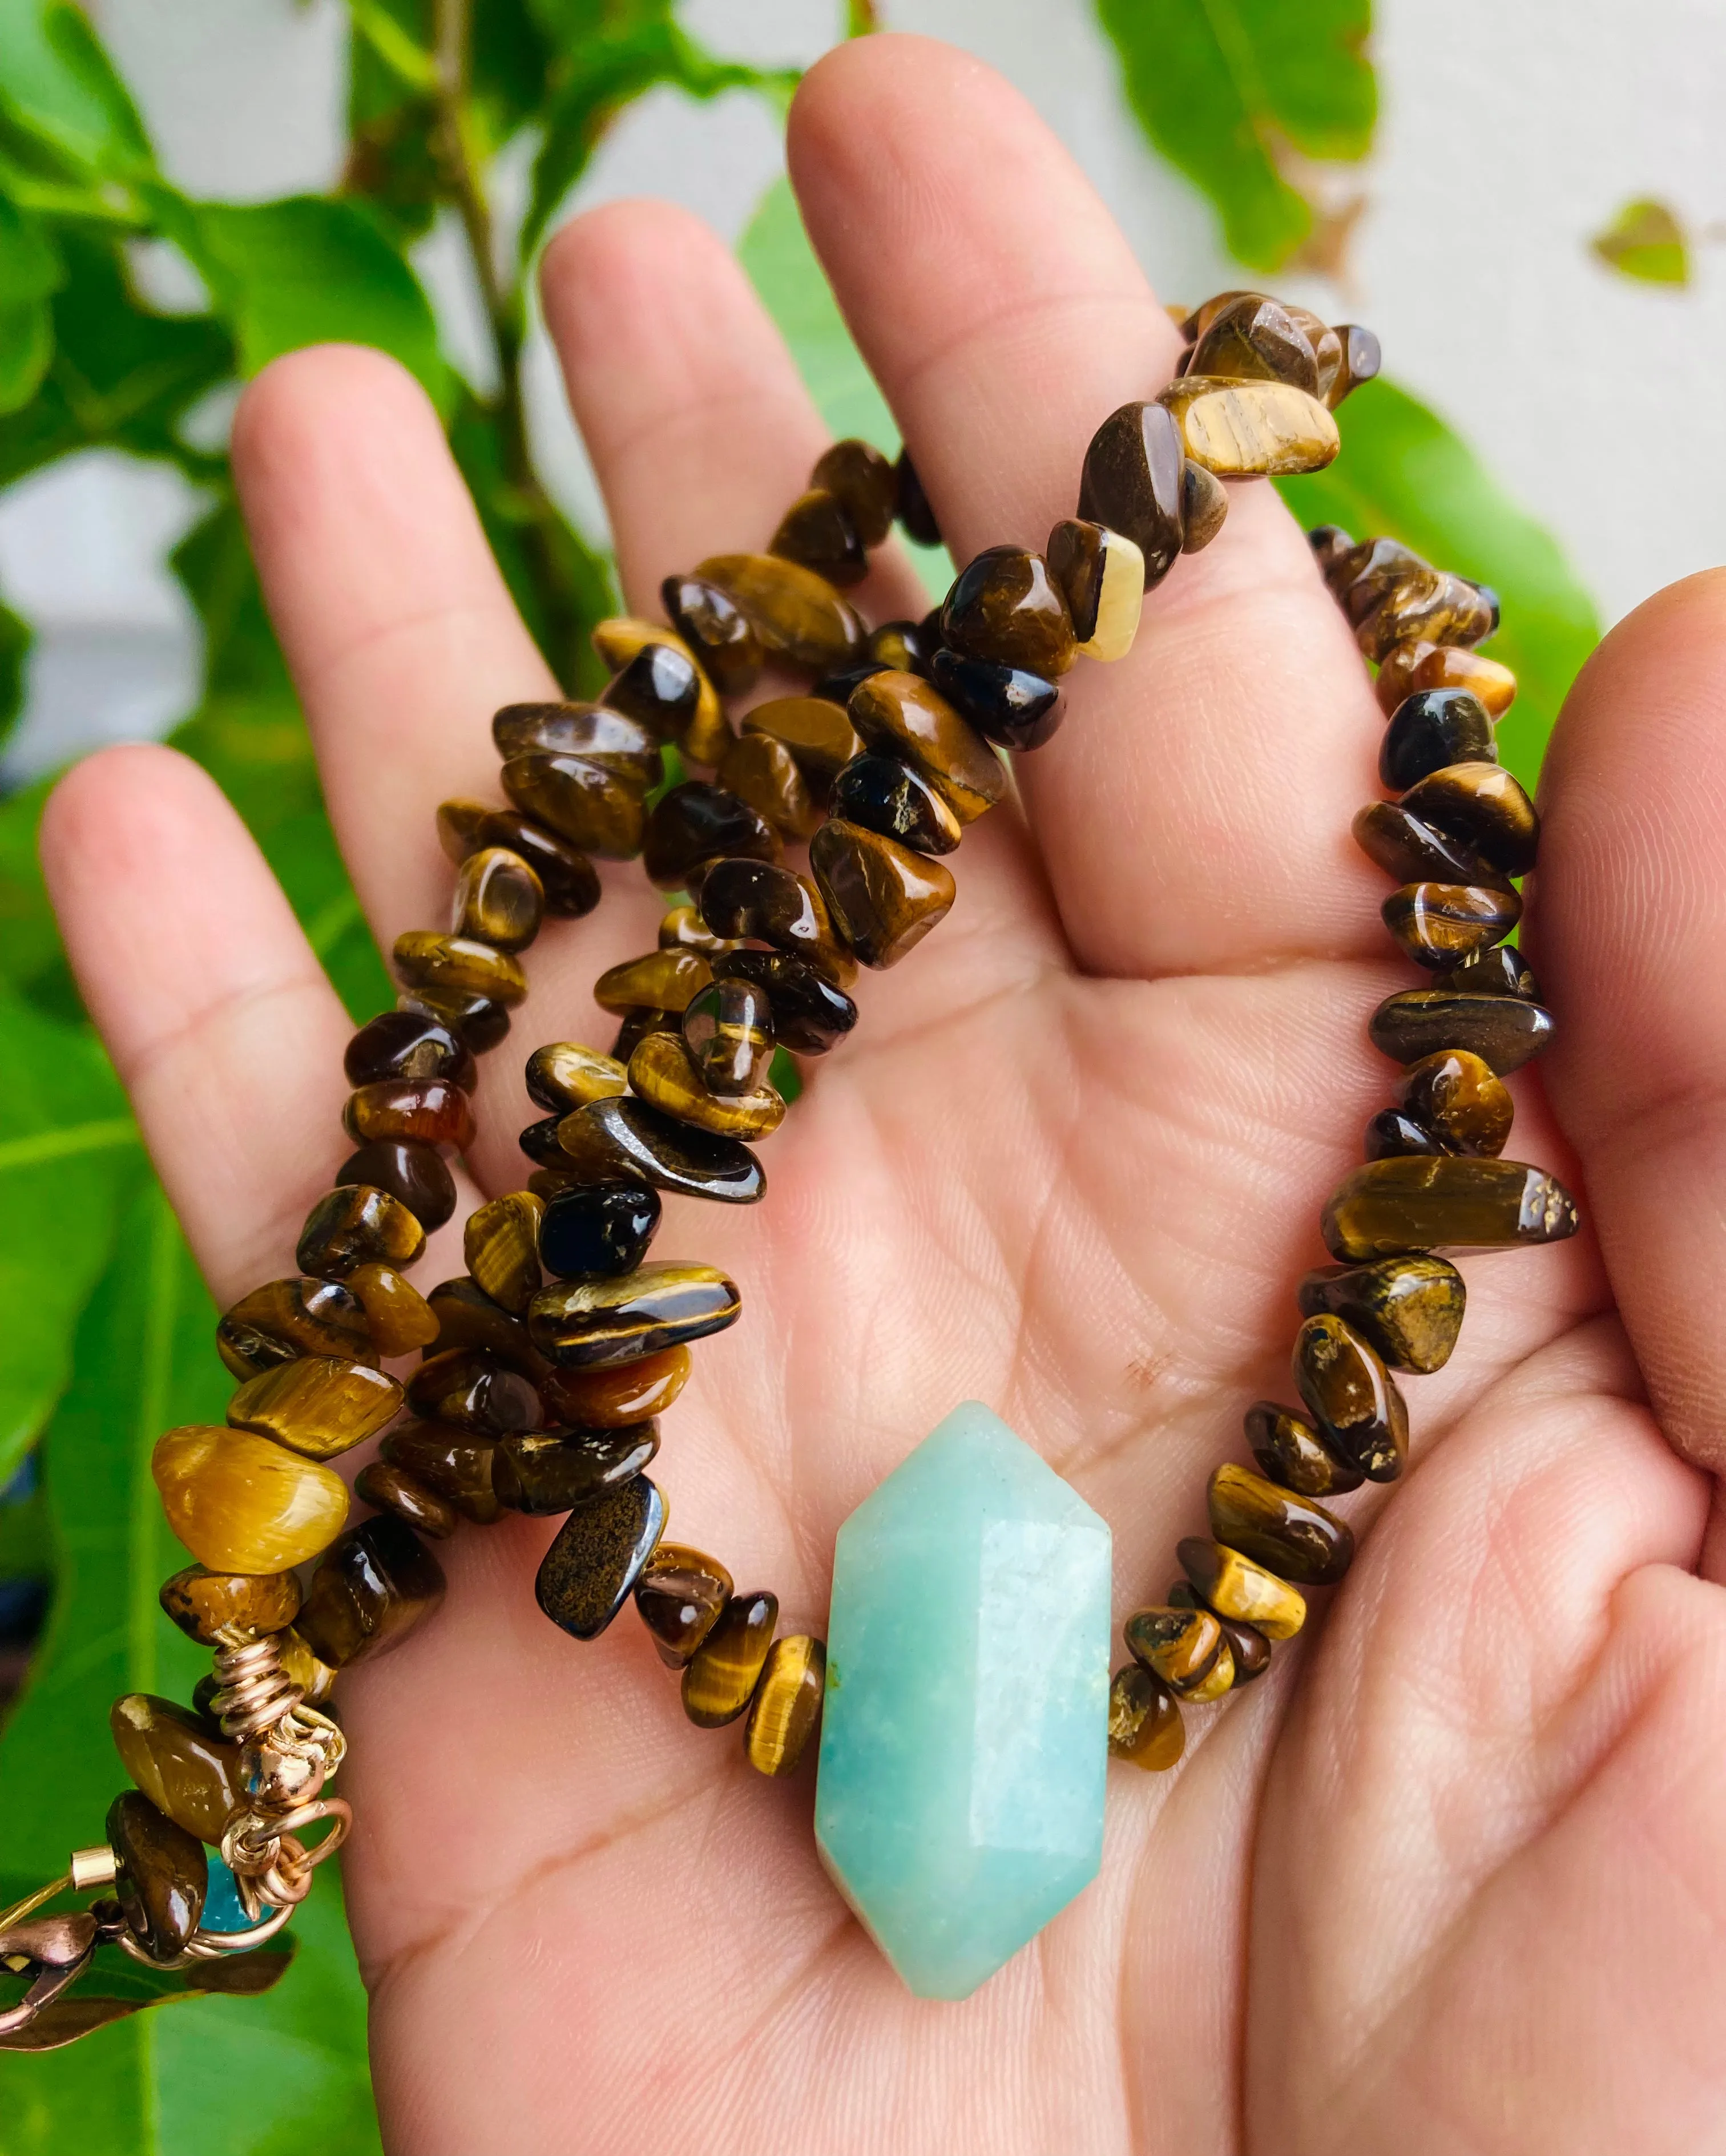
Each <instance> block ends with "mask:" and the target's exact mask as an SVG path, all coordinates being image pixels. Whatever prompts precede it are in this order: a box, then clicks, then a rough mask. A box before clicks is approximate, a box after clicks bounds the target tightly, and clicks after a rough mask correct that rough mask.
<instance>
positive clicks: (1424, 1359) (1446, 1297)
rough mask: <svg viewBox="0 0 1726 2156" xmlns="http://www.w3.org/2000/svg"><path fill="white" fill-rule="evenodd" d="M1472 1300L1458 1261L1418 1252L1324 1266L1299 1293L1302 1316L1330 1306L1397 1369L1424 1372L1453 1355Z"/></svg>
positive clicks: (1315, 1493) (1310, 1275)
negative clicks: (1469, 1302)
mask: <svg viewBox="0 0 1726 2156" xmlns="http://www.w3.org/2000/svg"><path fill="white" fill-rule="evenodd" d="M1467 1301H1468V1291H1467V1287H1466V1286H1465V1285H1464V1283H1463V1279H1462V1276H1461V1273H1459V1272H1458V1271H1457V1270H1456V1267H1455V1266H1454V1265H1449V1264H1447V1263H1446V1260H1444V1259H1442V1258H1434V1257H1426V1256H1419V1255H1415V1256H1408V1257H1395V1258H1380V1259H1377V1260H1374V1261H1373V1262H1371V1263H1369V1264H1366V1265H1322V1266H1320V1267H1319V1269H1318V1271H1316V1272H1310V1273H1308V1274H1307V1277H1306V1278H1305V1279H1304V1280H1303V1281H1302V1282H1301V1286H1300V1293H1299V1302H1300V1309H1301V1315H1302V1317H1318V1316H1319V1315H1320V1314H1321V1312H1326V1311H1328V1312H1332V1313H1333V1315H1335V1316H1336V1317H1342V1318H1346V1319H1347V1321H1348V1323H1349V1324H1350V1325H1351V1326H1353V1327H1354V1330H1355V1331H1356V1332H1359V1333H1360V1334H1361V1335H1362V1336H1363V1337H1364V1338H1365V1339H1366V1340H1368V1341H1369V1342H1370V1343H1371V1344H1372V1346H1373V1347H1375V1348H1377V1350H1378V1351H1379V1354H1380V1355H1381V1356H1382V1357H1383V1358H1384V1361H1385V1362H1386V1363H1389V1364H1390V1368H1392V1369H1394V1370H1418V1371H1420V1372H1421V1373H1430V1372H1431V1371H1434V1370H1441V1369H1442V1368H1444V1366H1445V1364H1446V1363H1448V1362H1449V1360H1450V1359H1451V1350H1452V1349H1453V1348H1454V1347H1455V1346H1456V1336H1457V1335H1458V1333H1460V1332H1461V1329H1462V1313H1463V1311H1464V1310H1465V1309H1466V1308H1467ZM1250 1434H1251V1433H1250V1432H1249V1435H1250ZM1255 1450H1256V1447H1255ZM1266 1472H1267V1473H1268V1472H1269V1470H1268V1469H1266ZM1279 1479H1283V1478H1279ZM1293 1486H1294V1487H1295V1488H1297V1489H1298V1488H1300V1487H1301V1485H1300V1484H1298V1483H1297V1484H1295V1485H1293ZM1324 1494H1325V1493H1324V1491H1322V1490H1313V1491H1308V1492H1307V1495H1309V1496H1323V1495H1324Z"/></svg>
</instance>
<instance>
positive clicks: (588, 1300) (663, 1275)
mask: <svg viewBox="0 0 1726 2156" xmlns="http://www.w3.org/2000/svg"><path fill="white" fill-rule="evenodd" d="M741 1310H742V1300H741V1298H740V1296H739V1295H738V1293H737V1283H736V1282H735V1281H732V1280H729V1279H727V1276H725V1274H723V1273H722V1272H721V1271H720V1270H719V1269H718V1268H717V1266H716V1265H676V1264H666V1263H655V1264H650V1265H642V1266H641V1267H640V1268H639V1270H636V1271H634V1272H633V1273H624V1274H623V1275H621V1276H619V1277H618V1278H616V1279H614V1280H582V1281H553V1282H552V1285H551V1286H549V1287H544V1288H542V1289H541V1290H540V1291H539V1293H538V1294H537V1296H535V1297H534V1298H533V1306H532V1310H531V1311H530V1312H529V1313H528V1319H527V1327H528V1330H529V1332H531V1333H532V1336H533V1338H534V1340H535V1342H536V1343H537V1345H538V1346H539V1347H540V1348H541V1349H542V1351H543V1352H544V1353H546V1354H547V1356H549V1357H550V1358H551V1360H552V1362H553V1363H559V1364H562V1365H563V1366H564V1367H565V1368H583V1369H585V1368H591V1367H592V1366H593V1364H595V1363H633V1362H634V1361H636V1360H637V1359H638V1358H640V1357H641V1356H644V1355H653V1354H657V1353H659V1352H660V1349H662V1348H665V1347H681V1345H683V1344H684V1343H685V1342H687V1341H691V1340H704V1339H706V1337H707V1336H708V1334H709V1333H712V1332H723V1331H724V1330H725V1328H726V1327H727V1326H728V1325H735V1324H736V1323H737V1317H738V1315H739V1313H740V1312H741ZM525 1426H526V1425H521V1427H525Z"/></svg>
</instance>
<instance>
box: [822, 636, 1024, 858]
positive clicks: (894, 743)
mask: <svg viewBox="0 0 1726 2156" xmlns="http://www.w3.org/2000/svg"><path fill="white" fill-rule="evenodd" d="M849 709H850V716H851V723H852V724H853V726H855V728H856V730H857V731H858V733H859V735H860V737H862V739H863V740H864V741H865V742H866V743H867V744H868V746H869V747H871V748H874V749H878V750H880V751H881V752H883V753H884V754H886V755H888V756H896V757H901V758H902V759H903V761H904V762H907V763H909V764H910V765H912V767H913V768H914V769H916V770H917V771H919V772H921V773H922V776H923V777H924V778H926V779H927V781H928V782H929V783H930V785H932V787H933V788H935V790H936V792H937V793H939V794H940V795H941V797H942V798H943V800H944V801H945V802H946V803H947V804H948V807H949V808H951V809H952V810H953V814H954V815H955V817H957V819H958V821H959V822H960V823H961V824H968V823H970V822H972V821H973V819H975V818H977V817H979V816H980V815H982V814H984V811H985V810H986V809H989V808H993V807H994V804H995V803H996V802H998V801H999V799H1000V798H1001V797H1002V796H1003V794H1004V793H1005V792H1006V790H1007V774H1006V772H1005V770H1004V767H1003V766H1002V763H1001V760H1000V758H999V757H998V756H997V755H996V754H995V752H994V750H993V749H992V748H991V747H989V743H988V742H986V741H984V739H983V738H982V737H981V736H980V735H979V733H978V732H977V730H976V729H975V727H973V726H972V725H971V724H970V723H969V722H968V721H967V720H966V719H964V718H963V717H962V716H960V714H959V713H958V711H955V710H954V709H953V706H952V705H951V704H949V703H948V701H947V699H946V698H945V697H944V696H942V694H941V693H940V691H939V690H937V689H935V688H934V687H932V685H930V684H929V683H928V682H927V681H925V680H923V679H922V676H921V675H917V674H896V673H894V672H892V671H891V670H888V671H886V672H885V673H881V674H872V675H871V676H870V678H869V679H868V680H866V681H865V682H863V683H861V684H860V685H859V686H858V688H857V689H856V690H854V691H853V693H852V696H851V701H850V706H849Z"/></svg>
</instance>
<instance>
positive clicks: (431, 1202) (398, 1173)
mask: <svg viewBox="0 0 1726 2156" xmlns="http://www.w3.org/2000/svg"><path fill="white" fill-rule="evenodd" d="M336 1182H337V1183H354V1184H361V1185H364V1186H365V1187H367V1188H371V1189H376V1190H383V1191H385V1192H387V1193H388V1194H389V1196H391V1197H392V1198H393V1199H397V1200H398V1203H399V1204H402V1205H403V1206H404V1207H405V1208H406V1209H407V1210H408V1212H409V1213H411V1214H413V1215H414V1219H416V1220H417V1221H419V1224H421V1226H422V1227H424V1228H427V1229H433V1228H441V1227H442V1226H443V1224H444V1222H445V1221H446V1220H447V1219H449V1216H450V1214H452V1213H453V1212H454V1211H455V1177H454V1176H453V1175H452V1174H451V1173H450V1172H449V1163H448V1162H447V1161H446V1160H445V1159H444V1157H443V1155H442V1154H441V1153H440V1152H438V1151H437V1149H436V1147H434V1146H429V1145H421V1144H420V1143H419V1142H418V1141H417V1140H416V1139H414V1138H367V1140H366V1142H365V1143H364V1144H363V1145H362V1146H361V1147H359V1148H358V1150H357V1152H351V1153H350V1154H349V1155H348V1156H347V1159H346V1160H345V1161H343V1162H342V1165H341V1167H340V1168H337V1169H336Z"/></svg>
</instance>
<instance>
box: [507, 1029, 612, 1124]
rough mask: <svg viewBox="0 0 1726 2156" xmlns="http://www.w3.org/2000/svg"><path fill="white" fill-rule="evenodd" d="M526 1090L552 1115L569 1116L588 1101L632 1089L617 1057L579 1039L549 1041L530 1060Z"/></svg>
mask: <svg viewBox="0 0 1726 2156" xmlns="http://www.w3.org/2000/svg"><path fill="white" fill-rule="evenodd" d="M527 1091H528V1094H529V1096H530V1097H531V1098H532V1100H534V1101H537V1103H538V1105H539V1106H541V1107H542V1108H543V1109H545V1111H547V1114H549V1115H558V1116H567V1115H568V1114H569V1112H570V1111H571V1110H572V1109H574V1108H584V1107H585V1106H587V1104H588V1101H603V1100H604V1099H606V1098H607V1097H608V1096H609V1095H611V1094H614V1093H625V1092H627V1091H629V1072H628V1070H626V1069H625V1067H624V1065H623V1064H621V1063H619V1062H618V1061H617V1060H615V1058H614V1057H612V1056H609V1055H601V1054H600V1053H599V1051H598V1049H595V1048H583V1046H582V1045H581V1044H580V1042H579V1041H574V1040H553V1041H548V1042H547V1044H546V1045H545V1046H544V1047H543V1048H536V1049H535V1050H534V1051H533V1053H532V1055H530V1056H529V1057H528V1059H527Z"/></svg>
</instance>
